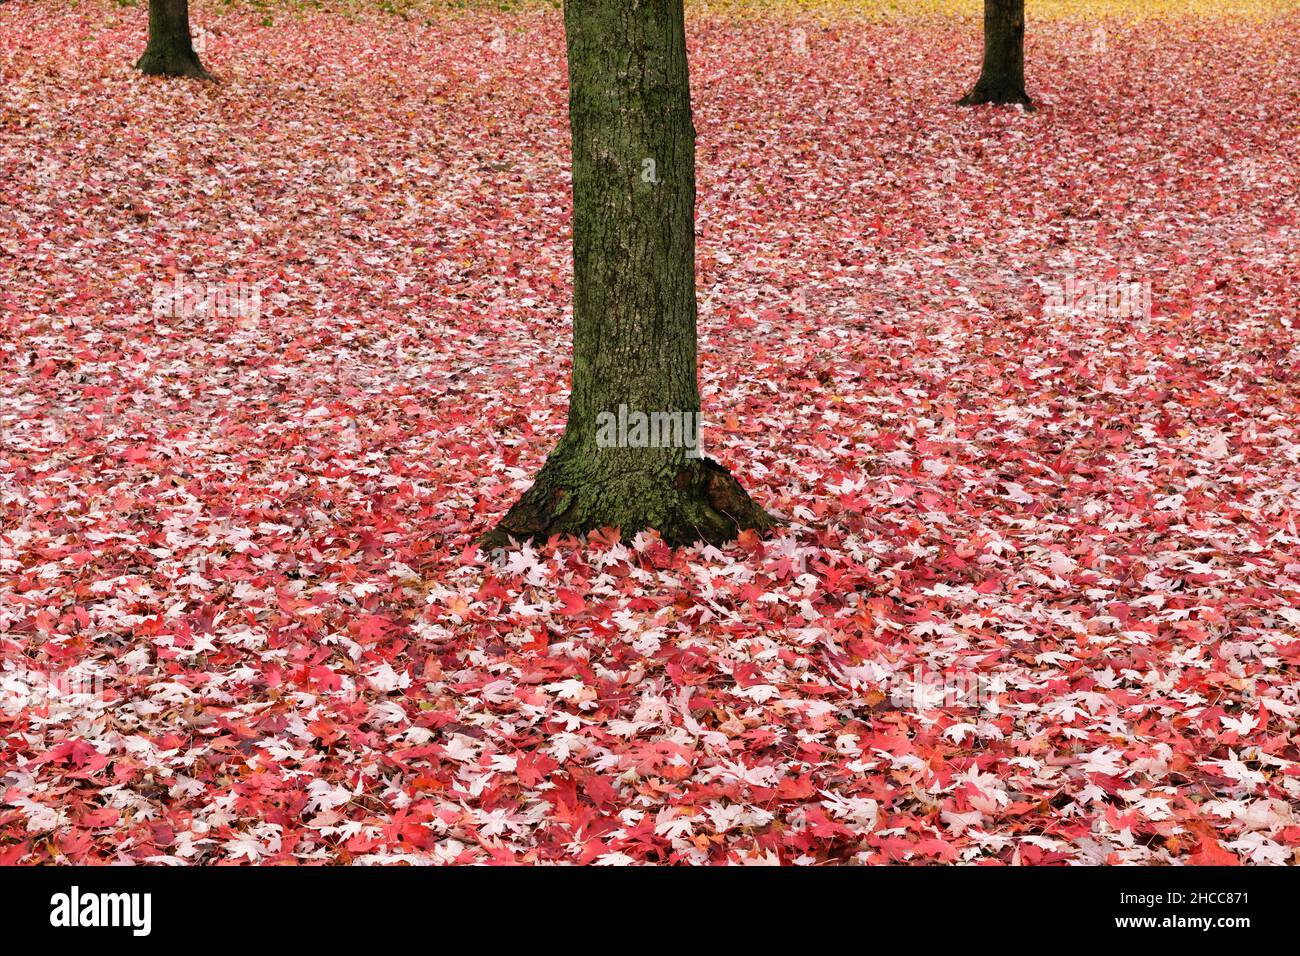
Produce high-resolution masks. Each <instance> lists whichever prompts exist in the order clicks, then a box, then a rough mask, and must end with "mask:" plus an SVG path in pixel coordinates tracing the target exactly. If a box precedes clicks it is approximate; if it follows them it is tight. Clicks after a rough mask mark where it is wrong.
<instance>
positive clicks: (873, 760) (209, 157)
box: [0, 0, 1300, 864]
mask: <svg viewBox="0 0 1300 956" xmlns="http://www.w3.org/2000/svg"><path fill="white" fill-rule="evenodd" d="M197 10H198V12H197V13H196V23H197V24H199V25H200V26H202V27H203V28H204V34H203V40H202V49H201V52H200V55H201V56H202V57H203V60H204V63H205V64H206V65H207V66H208V67H209V69H211V70H212V72H213V73H215V74H217V75H218V76H219V77H220V78H221V80H222V82H221V83H220V85H212V84H203V83H190V82H173V83H169V82H162V81H158V80H154V79H148V78H144V77H141V76H139V75H138V74H136V73H135V72H133V71H132V69H131V63H132V62H134V60H135V58H136V57H138V56H139V53H140V50H141V49H142V47H143V42H144V35H145V34H144V24H145V16H144V10H143V8H119V7H116V6H109V5H102V6H101V5H97V4H95V3H83V4H80V5H78V6H77V7H76V8H75V9H66V8H64V5H62V4H56V3H54V2H52V0H43V2H24V3H18V4H13V3H11V4H6V5H5V6H4V8H3V9H2V10H0V34H2V35H3V41H4V42H3V46H2V47H0V190H2V193H0V194H2V195H3V196H4V203H3V205H0V401H2V403H3V404H2V405H0V651H2V652H3V664H2V666H3V668H4V673H3V675H0V679H3V681H4V691H5V693H4V695H3V698H2V701H3V710H2V712H0V862H8V863H13V862H29V863H30V862H52V861H57V862H78V863H81V862H96V863H102V862H128V861H141V862H165V863H199V862H209V863H210V862H231V861H234V862H245V861H256V862H281V861H284V862H289V861H299V862H304V863H307V862H358V863H389V862H394V861H412V862H448V861H462V862H468V861H476V862H506V861H525V862H534V861H535V862H567V863H578V862H597V863H623V862H689V863H722V862H737V863H746V862H755V863H764V862H777V861H780V862H796V863H817V862H825V861H854V862H864V863H884V862H906V863H917V862H987V863H994V862H996V863H1007V864H1014V863H1026V864H1027V863H1064V862H1072V863H1080V862H1085V863H1099V862H1103V861H1105V862H1141V863H1166V862H1169V863H1219V862H1238V861H1239V862H1243V863H1290V862H1293V860H1294V853H1295V848H1296V847H1297V846H1300V821H1298V820H1297V804H1298V803H1300V749H1298V747H1297V715H1298V714H1300V690H1298V688H1297V665H1298V664H1300V532H1297V528H1296V512H1297V507H1298V506H1300V424H1298V422H1300V389H1298V383H1297V376H1298V375H1300V372H1297V361H1296V360H1297V340H1296V336H1297V329H1296V323H1297V322H1298V321H1300V318H1298V316H1300V278H1298V277H1300V253H1298V251H1297V250H1298V246H1297V234H1296V229H1297V224H1298V223H1297V205H1298V203H1300V200H1298V199H1297V197H1298V196H1300V190H1297V188H1296V170H1297V168H1300V155H1298V152H1297V151H1298V149H1300V147H1298V146H1297V142H1298V141H1297V138H1296V136H1295V126H1294V122H1295V116H1296V113H1297V105H1298V104H1297V100H1296V86H1295V78H1296V76H1297V75H1300V19H1298V18H1297V17H1296V16H1295V15H1292V16H1290V17H1289V18H1282V19H1274V20H1271V21H1258V22H1250V21H1228V22H1224V23H1219V22H1215V21H1211V20H1208V19H1182V20H1174V21H1171V22H1169V23H1165V24H1159V25H1155V24H1150V23H1140V22H1129V21H1125V20H1109V21H1106V26H1105V28H1104V29H1103V30H1102V31H1101V32H1100V33H1099V32H1098V31H1097V30H1096V29H1095V26H1094V25H1093V24H1087V23H1082V22H1077V21H1072V20H1068V19H1058V20H1048V21H1034V22H1032V23H1031V25H1030V31H1029V35H1030V38H1029V43H1028V50H1027V62H1028V64H1029V67H1028V71H1027V73H1028V85H1029V88H1030V91H1031V94H1032V95H1033V96H1034V98H1035V100H1036V102H1037V104H1038V106H1039V109H1038V111H1037V112H1036V113H1033V114H1030V115H1026V114H1024V113H1022V112H1020V111H1019V110H1015V109H1011V110H998V109H963V108H959V107H957V106H955V105H954V101H955V100H956V99H957V98H958V97H959V96H960V95H961V94H962V93H963V92H964V91H965V90H966V89H967V88H969V85H970V84H971V82H973V80H974V77H975V74H976V72H977V68H978V62H979V42H980V37H979V30H978V23H977V21H975V20H972V19H957V20H952V19H946V18H925V19H906V20H887V21H884V22H869V23H865V24H863V23H849V22H848V21H845V22H844V23H843V24H841V23H837V22H836V21H811V20H810V21H807V22H800V21H782V20H775V19H758V20H750V21H735V22H730V21H726V20H722V19H710V18H700V17H697V18H695V19H694V20H692V22H691V23H690V25H689V33H690V36H691V44H692V57H693V71H694V83H695V89H696V101H697V116H696V124H697V127H698V129H699V138H700V170H699V178H700V183H701V195H700V208H699V230H700V239H699V243H700V256H699V283H700V294H701V302H702V317H701V326H702V336H703V341H702V350H703V354H702V372H701V379H702V385H703V392H704V401H705V410H706V418H707V419H708V423H709V427H708V428H706V431H705V443H706V446H707V449H706V450H707V452H708V454H710V455H711V456H713V457H715V458H717V459H718V460H719V461H721V462H722V463H723V464H724V465H726V466H727V467H728V468H730V469H732V470H733V471H734V472H735V473H736V474H737V475H738V476H739V477H740V478H741V480H742V481H743V482H744V484H745V487H746V488H747V489H749V490H750V491H751V492H752V493H753V494H754V496H755V498H756V499H757V500H759V501H760V502H761V503H762V504H763V505H764V506H765V507H767V508H768V509H769V510H770V511H773V512H775V513H778V514H781V515H783V516H784V517H785V518H787V519H788V521H789V524H788V525H787V526H786V528H785V529H784V530H783V531H782V532H781V533H779V534H778V535H776V536H775V537H773V538H771V539H770V540H767V541H762V542H760V541H758V540H756V539H753V538H750V537H746V538H743V539H742V540H740V541H739V542H738V543H736V544H734V545H732V546H729V547H727V548H724V549H722V550H716V549H712V548H695V549H685V550H679V551H676V552H672V551H670V550H668V549H667V548H665V547H664V546H663V545H662V544H661V543H660V542H658V541H657V540H656V539H655V538H653V537H651V536H644V535H643V536H642V537H640V538H638V539H637V541H636V542H635V545H634V546H623V545H620V544H617V543H615V542H614V540H613V539H612V538H608V537H597V539H596V540H595V541H594V542H593V543H592V546H591V547H589V548H588V549H587V550H585V551H582V550H575V549H573V548H571V547H568V546H565V545H562V544H557V545H555V546H552V547H545V548H530V547H523V548H519V549H516V550H513V551H511V552H510V553H509V554H508V555H507V556H505V557H504V558H503V559H502V560H501V561H499V562H496V563H494V562H492V561H491V560H489V559H487V558H484V557H480V556H478V555H476V554H475V553H473V552H472V551H470V550H468V545H469V543H470V542H471V541H472V540H473V538H474V536H475V535H477V534H478V533H480V532H482V531H483V530H485V529H486V528H487V527H489V526H490V525H491V523H492V522H493V521H494V519H498V518H499V517H500V516H501V515H502V514H503V513H504V511H505V509H506V508H507V507H508V506H509V504H510V503H511V502H512V501H513V500H515V498H516V497H517V496H518V495H519V493H520V491H521V490H523V489H524V488H525V487H527V485H528V482H529V478H530V476H531V475H532V474H534V473H535V471H536V469H537V468H538V467H539V465H540V463H541V462H542V461H543V459H544V457H545V455H546V452H547V451H548V449H549V448H550V447H551V445H552V444H553V442H554V440H555V439H556V437H557V436H558V434H559V432H560V430H561V428H562V425H563V421H564V410H565V408H564V406H565V395H566V381H567V366H566V353H567V341H568V318H569V312H568V300H569V294H570V272H569V266H568V245H567V242H568V240H567V233H566V230H567V217H568V196H567V179H566V177H567V130H566V126H565V89H564V81H563V76H564V63H563V42H562V35H561V25H560V20H559V18H558V16H557V15H556V14H554V13H549V14H540V15H533V14H527V15H522V16H514V15H499V16H496V17H479V16H476V17H467V18H461V19H457V20H454V21H447V22H442V23H440V24H436V25H432V26H429V25H425V24H423V23H421V22H419V21H418V20H413V21H411V22H404V21H401V20H398V19H391V18H390V19H375V20H369V21H364V20H363V21H358V22H348V21H346V20H343V19H341V18H339V17H327V16H321V15H311V16H307V17H304V18H296V17H289V16H282V15H277V16H276V17H275V19H274V21H273V22H272V25H270V26H266V25H264V21H263V19H262V18H263V16H264V14H262V13H258V14H256V15H253V14H249V13H244V12H240V11H238V10H236V11H235V12H231V13H226V14H223V15H220V16H218V15H216V14H215V13H214V12H210V11H209V10H208V9H207V8H206V7H202V6H200V7H198V8H197ZM1070 276H1073V277H1075V278H1076V279H1077V280H1078V281H1080V282H1095V283H1100V284H1102V285H1103V286H1105V285H1106V284H1108V283H1113V282H1116V281H1120V282H1130V281H1131V282H1136V283H1139V284H1140V283H1150V285H1149V289H1150V299H1151V314H1150V316H1149V317H1147V316H1145V315H1144V314H1139V315H1137V316H1136V317H1124V316H1122V315H1119V314H1116V312H1115V310H1114V309H1113V308H1112V309H1104V310H1091V309H1087V308H1082V309H1074V308H1069V307H1068V306H1070V305H1072V303H1066V305H1067V307H1066V308H1051V307H1050V306H1051V304H1052V303H1051V302H1050V297H1051V294H1052V290H1053V289H1056V288H1057V286H1056V285H1054V284H1062V283H1064V282H1065V280H1066V278H1067V277H1070ZM241 283H242V284H243V285H240V284H241ZM167 288H171V289H174V290H175V289H179V290H180V291H181V292H182V295H181V297H180V299H179V302H180V304H179V305H177V306H175V307H170V306H168V307H165V308H157V307H156V304H157V303H158V302H159V301H162V302H163V303H164V305H166V302H167V297H166V296H165V295H163V296H162V298H161V299H160V298H159V296H160V294H161V293H160V292H159V290H160V289H161V290H163V291H165V290H166V289H167ZM214 290H217V291H221V290H224V298H223V297H222V296H221V295H217V294H214ZM250 290H252V291H250ZM254 292H255V295H254ZM185 293H188V294H189V298H186V297H185ZM232 301H237V303H239V304H243V305H245V306H248V305H249V304H250V303H251V304H252V307H250V308H247V309H244V310H242V311H241V310H240V309H238V308H234V307H232V306H231V302H232ZM1058 304H1059V303H1058Z"/></svg>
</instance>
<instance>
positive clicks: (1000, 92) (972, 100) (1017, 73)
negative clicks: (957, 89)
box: [960, 0, 1034, 109]
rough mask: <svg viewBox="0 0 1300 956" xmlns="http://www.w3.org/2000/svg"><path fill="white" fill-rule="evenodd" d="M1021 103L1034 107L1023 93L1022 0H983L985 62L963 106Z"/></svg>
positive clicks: (961, 101)
mask: <svg viewBox="0 0 1300 956" xmlns="http://www.w3.org/2000/svg"><path fill="white" fill-rule="evenodd" d="M978 103H1021V104H1023V105H1024V106H1025V107H1026V108H1027V109H1033V108H1034V103H1033V101H1032V100H1031V99H1030V98H1029V96H1028V95H1027V94H1026V93H1025V0H984V66H983V68H982V69H981V70H980V78H979V81H978V82H977V83H976V84H975V88H974V89H973V90H971V91H970V92H969V93H967V94H966V95H965V96H964V97H963V98H962V99H961V100H960V105H962V106H973V105H975V104H978Z"/></svg>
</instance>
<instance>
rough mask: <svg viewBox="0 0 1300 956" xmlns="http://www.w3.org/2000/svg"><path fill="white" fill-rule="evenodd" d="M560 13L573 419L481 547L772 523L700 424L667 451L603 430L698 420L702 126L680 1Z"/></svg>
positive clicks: (706, 534) (708, 536)
mask: <svg viewBox="0 0 1300 956" xmlns="http://www.w3.org/2000/svg"><path fill="white" fill-rule="evenodd" d="M564 23H565V35H566V39H567V45H568V60H569V119H570V125H571V129H572V146H573V273H574V289H573V373H572V390H571V395H570V399H569V417H568V424H567V426H566V428H565V431H564V435H563V437H562V438H561V439H560V441H559V443H558V444H557V445H556V447H555V449H554V450H553V451H552V452H551V454H550V457H549V458H548V459H547V461H546V464H545V465H544V466H543V467H542V470H541V471H540V472H539V474H538V476H537V480H536V482H535V483H534V484H533V486H532V487H531V488H530V489H529V490H528V491H527V492H525V493H524V495H523V497H522V498H521V499H520V500H519V501H518V503H516V504H515V506H514V507H513V508H511V509H510V512H509V513H508V514H507V515H506V516H505V518H504V519H503V520H502V522H501V524H500V525H499V526H498V527H497V528H496V529H495V530H494V531H492V532H490V533H489V534H487V535H485V536H484V537H483V539H482V540H481V543H483V544H487V545H496V544H502V543H504V541H505V539H506V536H507V535H509V536H512V537H515V538H539V537H541V538H545V537H548V536H550V535H552V534H556V533H581V532H585V531H591V530H594V529H596V528H601V527H617V528H619V529H621V531H622V532H623V534H624V535H625V536H630V535H633V534H635V533H636V532H637V531H640V530H642V529H645V528H654V529H656V530H658V531H659V533H660V534H661V535H662V537H663V538H664V540H666V541H667V542H668V543H669V544H672V545H681V544H686V543H689V542H694V541H700V540H704V541H709V542H712V543H721V542H723V541H726V540H729V539H730V538H733V537H734V536H735V535H736V534H737V532H739V531H740V530H743V529H755V530H758V531H766V530H768V529H769V528H770V527H771V526H772V525H773V523H774V522H773V519H772V518H771V517H770V516H769V515H767V513H766V512H764V511H763V509H762V508H760V507H759V506H758V505H756V504H755V503H754V502H753V501H751V500H750V498H749V496H748V495H747V494H746V493H745V491H744V490H743V489H742V488H741V487H740V485H739V483H738V482H737V481H736V480H735V479H734V478H732V477H731V475H730V474H729V473H728V472H727V470H726V469H725V468H723V467H722V466H721V465H719V464H717V463H716V462H714V461H712V460H710V459H708V458H704V457H702V456H700V455H699V453H698V452H697V451H694V450H693V449H692V448H691V447H690V445H691V444H692V443H693V442H692V439H694V438H696V437H697V436H698V432H696V434H695V435H687V434H685V433H683V434H682V436H681V437H682V440H681V441H678V442H676V443H670V444H672V445H673V447H633V446H634V445H636V444H637V441H638V439H637V437H636V435H635V434H634V433H629V435H628V436H626V437H627V438H628V440H627V441H623V438H624V437H625V436H623V435H618V434H614V435H611V432H615V431H616V430H615V429H613V428H610V427H609V426H610V424H611V422H612V421H613V420H615V419H617V418H619V417H620V416H621V414H622V412H624V411H626V414H627V416H628V417H633V416H635V415H636V413H638V412H639V413H643V414H646V415H652V414H656V413H657V414H660V415H672V416H677V420H678V421H679V422H680V423H683V425H684V427H685V428H690V427H691V424H692V423H698V420H699V411H700V393H699V387H698V383H697V381H696V338H695V324H696V303H695V127H694V124H693V122H692V119H691V99H690V83H689V79H688V74H687V65H686V31H685V27H684V25H683V18H682V0H620V2H612V0H567V2H566V3H565V6H564ZM620 406H622V408H620ZM602 429H603V430H604V431H602ZM661 431H662V429H661ZM602 435H603V437H602ZM611 437H613V438H614V439H615V440H614V442H613V444H612V445H611V440H610V439H611Z"/></svg>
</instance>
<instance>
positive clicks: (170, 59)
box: [135, 0, 212, 80]
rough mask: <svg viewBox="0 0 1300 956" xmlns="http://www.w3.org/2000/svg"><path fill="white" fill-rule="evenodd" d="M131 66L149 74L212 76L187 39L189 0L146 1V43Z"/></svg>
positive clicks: (188, 36)
mask: <svg viewBox="0 0 1300 956" xmlns="http://www.w3.org/2000/svg"><path fill="white" fill-rule="evenodd" d="M135 68H136V69H137V70H140V71H141V72H142V73H147V74H150V75H152V76H189V77H194V78H196V79H200V80H210V79H212V76H211V75H210V74H209V73H208V71H207V70H205V69H204V68H203V64H202V63H200V62H199V56H198V54H197V53H195V52H194V45H193V42H192V41H191V40H190V4H189V0H149V43H148V45H147V46H146V47H145V49H144V54H143V55H142V56H141V57H140V59H139V60H138V61H137V62H136V64H135Z"/></svg>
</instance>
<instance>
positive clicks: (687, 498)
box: [477, 458, 777, 550]
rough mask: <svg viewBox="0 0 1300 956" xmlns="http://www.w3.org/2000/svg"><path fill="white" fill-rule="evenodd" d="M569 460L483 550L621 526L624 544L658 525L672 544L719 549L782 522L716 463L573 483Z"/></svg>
mask: <svg viewBox="0 0 1300 956" xmlns="http://www.w3.org/2000/svg"><path fill="white" fill-rule="evenodd" d="M566 471H568V469H566V468H565V466H564V462H563V461H562V460H561V461H558V462H553V461H548V462H547V463H546V465H545V466H544V467H543V468H542V471H541V472H540V473H539V474H538V476H537V481H536V482H535V483H534V484H533V486H532V487H531V488H529V489H528V491H526V492H524V494H523V496H522V497H521V498H520V499H519V501H518V502H517V503H516V504H515V506H514V507H513V508H511V509H510V511H509V512H508V513H507V514H506V516H505V517H504V518H503V519H502V520H501V523H500V524H498V525H497V526H496V527H495V528H493V529H492V530H491V531H489V532H487V533H486V534H484V535H483V536H482V537H480V538H479V539H478V542H477V544H478V546H479V547H480V548H482V549H484V550H488V549H492V548H499V547H504V546H505V545H506V544H507V543H508V541H509V539H511V538H514V539H515V540H545V539H546V538H549V537H551V536H552V535H556V534H573V535H580V534H585V533H586V532H589V531H595V530H597V529H599V528H608V527H615V528H618V529H619V531H620V533H621V535H622V537H623V539H624V540H630V539H631V538H632V537H634V536H635V535H636V533H637V532H638V531H643V530H645V529H647V528H653V529H654V530H656V531H658V532H659V534H660V536H661V537H662V538H663V539H664V541H665V542H667V543H668V544H669V545H671V546H672V547H681V546H684V545H689V544H694V543H696V542H700V541H705V542H708V543H709V544H714V545H721V544H724V543H726V542H727V541H730V540H732V539H733V538H735V537H736V535H738V534H739V533H740V532H742V531H756V532H758V533H759V534H766V533H768V532H769V531H771V530H772V529H773V528H774V527H775V526H776V524H777V519H775V518H773V517H772V516H771V515H769V514H768V513H767V512H766V511H764V510H763V509H762V508H761V507H759V506H758V505H757V504H756V503H755V502H754V500H753V499H752V498H750V497H749V495H748V494H747V493H746V492H745V489H744V488H742V487H741V486H740V482H738V481H737V480H736V479H735V478H734V477H732V475H731V473H730V472H729V471H727V469H726V468H724V467H722V466H721V465H719V464H718V463H717V462H716V461H714V460H713V459H711V458H703V459H699V460H693V461H688V462H687V464H686V465H685V466H684V467H682V468H680V469H679V470H677V471H676V473H675V474H666V475H656V476H654V477H651V476H647V475H624V476H614V477H613V478H605V479H592V480H590V481H586V482H584V481H582V480H580V479H579V480H575V476H574V475H572V474H571V473H570V474H567V475H566Z"/></svg>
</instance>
